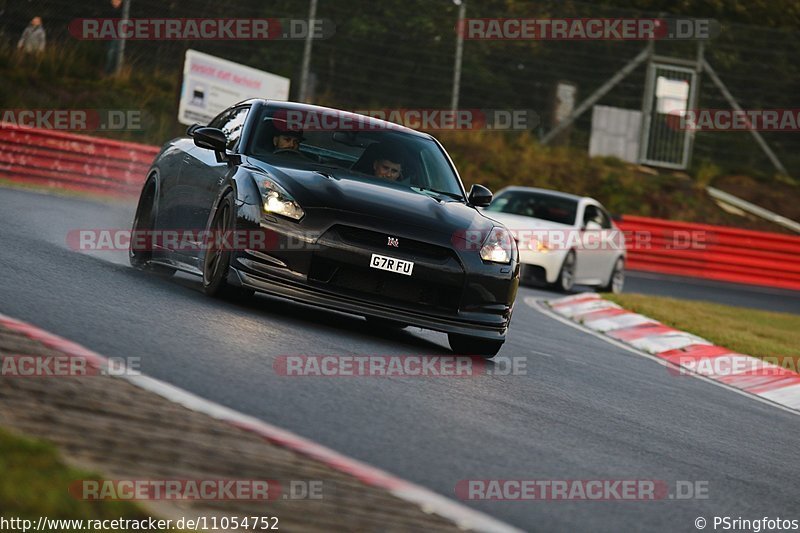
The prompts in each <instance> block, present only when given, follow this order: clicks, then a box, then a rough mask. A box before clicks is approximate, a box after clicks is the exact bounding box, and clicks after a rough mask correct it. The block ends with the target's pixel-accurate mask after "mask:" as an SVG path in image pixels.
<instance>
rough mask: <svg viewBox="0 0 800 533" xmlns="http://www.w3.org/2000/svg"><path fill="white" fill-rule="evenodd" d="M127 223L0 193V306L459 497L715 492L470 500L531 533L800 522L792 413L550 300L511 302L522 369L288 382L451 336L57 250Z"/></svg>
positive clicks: (116, 210)
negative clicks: (572, 491) (558, 491)
mask: <svg viewBox="0 0 800 533" xmlns="http://www.w3.org/2000/svg"><path fill="white" fill-rule="evenodd" d="M131 216H132V207H131V206H129V205H122V204H116V203H106V204H103V203H96V202H92V201H86V200H79V199H72V198H64V197H56V196H48V195H43V194H37V193H32V192H23V191H18V190H8V189H0V272H2V278H0V313H4V314H7V315H10V316H12V317H15V318H19V319H22V320H25V321H28V322H31V323H33V324H35V325H37V326H40V327H43V328H45V329H47V330H49V331H51V332H53V333H56V334H58V335H61V336H63V337H66V338H68V339H70V340H73V341H76V342H79V343H81V344H83V345H85V346H87V347H88V348H90V349H92V350H95V351H98V352H100V353H102V354H104V355H107V356H109V357H125V358H140V361H141V369H142V371H143V372H144V373H146V374H149V375H151V376H153V377H156V378H158V379H161V380H163V381H166V382H169V383H172V384H174V385H177V386H179V387H182V388H184V389H186V390H189V391H191V392H193V393H195V394H198V395H200V396H203V397H205V398H208V399H210V400H213V401H215V402H218V403H220V404H223V405H226V406H228V407H231V408H234V409H237V410H239V411H241V412H244V413H246V414H249V415H253V416H256V417H259V418H261V419H263V420H265V421H268V422H270V423H272V424H276V425H278V426H281V427H284V428H286V429H289V430H291V431H294V432H296V433H298V434H300V435H303V436H305V437H308V438H311V439H313V440H316V441H318V442H320V443H321V444H324V445H326V446H329V447H331V448H333V449H335V450H338V451H340V452H343V453H345V454H347V455H350V456H352V457H354V458H356V459H359V460H362V461H366V462H368V463H370V464H373V465H375V466H377V467H379V468H382V469H384V470H387V471H389V472H391V473H393V474H396V475H399V476H401V477H403V478H406V479H409V480H410V481H413V482H416V483H419V484H421V485H424V486H426V487H429V488H431V489H433V490H435V491H437V492H439V493H441V494H444V495H446V496H450V497H453V498H455V495H454V487H455V486H456V484H457V483H458V482H459V481H460V480H468V479H539V480H543V479H551V480H554V479H558V480H562V479H565V480H595V479H602V480H611V479H648V480H663V481H665V482H667V483H668V484H669V485H670V486H674V484H675V483H676V482H677V481H692V482H701V483H704V482H705V483H707V485H708V498H707V499H688V500H674V499H673V500H670V499H665V500H661V501H645V502H635V501H622V502H620V501H609V502H586V501H508V502H497V501H478V502H474V501H471V502H466V503H467V504H468V505H470V506H472V507H474V508H476V509H479V510H482V511H484V512H486V513H488V514H490V515H493V516H495V517H498V518H500V519H502V520H505V521H507V522H508V523H510V524H513V525H515V526H518V527H520V528H523V529H525V530H529V531H575V530H580V531H613V532H617V531H631V530H635V531H696V529H695V526H694V521H695V518H697V517H700V516H702V517H705V518H706V519H708V520H709V521H711V520H712V519H713V517H714V516H725V515H727V516H731V517H743V518H751V519H756V518H761V517H763V516H770V517H776V516H781V517H783V518H800V511H798V509H797V503H796V502H797V499H796V495H797V492H798V488H800V465H799V464H798V461H797V460H796V459H797V452H796V451H797V443H798V442H799V441H800V417H798V416H797V415H795V414H792V413H788V412H785V411H782V410H780V409H777V408H775V407H773V406H771V405H768V404H765V403H761V402H759V401H756V400H753V399H751V398H748V397H745V396H742V395H739V394H736V393H734V392H732V391H730V390H727V389H723V388H721V387H718V386H715V385H712V384H709V383H707V382H704V381H701V380H698V379H694V378H690V377H682V376H675V375H673V374H672V373H670V372H668V371H667V370H666V369H665V368H664V367H663V366H660V365H658V364H656V363H655V362H653V361H651V360H649V359H646V358H643V357H640V356H638V355H636V354H632V353H630V352H627V351H625V350H623V349H621V348H618V347H616V346H614V345H611V344H608V343H606V342H604V341H602V340H601V339H598V338H595V337H593V336H589V335H586V334H585V333H582V332H581V331H579V330H576V329H574V328H572V327H570V326H567V325H565V324H562V323H561V322H558V321H556V320H553V319H551V318H549V317H547V316H545V315H543V314H541V313H540V312H538V311H537V310H536V309H533V308H531V307H530V306H528V305H525V304H524V302H523V299H524V298H525V297H527V296H536V297H552V296H553V294H552V293H548V292H545V291H539V290H533V289H529V288H525V289H522V290H521V292H520V295H519V300H518V302H519V305H518V306H517V308H516V310H515V313H514V319H513V324H512V328H511V330H510V334H509V339H508V342H507V343H506V345H505V346H504V348H503V350H502V351H501V353H500V356H502V358H520V360H521V361H522V362H523V364H524V365H525V372H524V373H523V374H520V375H491V376H487V375H483V376H477V377H470V378H375V377H360V378H359V377H348V378H342V377H340V378H325V377H285V376H280V375H277V374H276V372H275V371H274V370H273V362H274V361H275V359H276V357H278V356H280V355H295V354H304V355H312V354H317V355H322V354H330V355H344V354H350V355H352V354H361V355H404V354H426V355H446V354H448V353H449V352H448V350H447V349H446V346H447V344H446V338H445V336H444V335H442V334H438V333H433V332H427V331H421V330H419V329H408V330H403V331H399V332H393V333H382V332H375V331H370V329H369V328H367V327H366V324H365V322H364V321H363V319H361V318H357V317H351V316H348V315H345V314H340V313H333V312H327V311H322V310H317V309H314V308H311V307H307V306H304V305H300V304H294V303H290V302H287V301H283V300H278V299H272V298H267V297H264V296H258V297H256V298H255V299H254V300H253V301H252V302H250V303H247V304H234V303H229V302H224V301H218V300H213V299H210V298H207V297H206V296H204V295H203V294H202V292H201V290H200V286H199V283H198V281H197V280H196V279H194V278H191V277H189V276H183V275H180V276H177V277H176V278H174V279H171V280H162V279H159V278H157V277H155V276H152V275H148V274H145V273H141V272H138V271H135V270H133V269H132V268H130V267H129V266H128V265H127V264H126V262H125V257H124V254H114V253H96V254H91V255H89V254H84V253H79V252H76V251H73V250H71V249H70V248H69V246H68V245H67V244H66V234H67V232H68V231H69V230H72V229H79V228H123V229H124V228H128V227H129V226H130V220H131ZM637 283H641V285H638V287H643V286H653V285H654V284H655V285H657V286H659V287H660V286H661V282H658V281H654V280H651V279H645V280H644V281H638V280H637V279H636V278H635V277H634V278H633V280H632V282H631V284H630V285H629V287H631V288H634V289H636V288H637ZM671 283H675V284H678V282H676V281H674V280H673V281H671ZM700 287H701V288H697V287H696V286H690V287H686V288H685V291H687V294H688V293H696V292H697V291H699V290H702V287H703V285H700ZM715 290H717V289H715ZM720 290H721V289H720ZM652 292H658V291H657V290H653V291H652ZM667 292H669V294H671V295H675V296H680V294H676V292H675V290H672V291H667ZM759 294H761V295H762V296H763V294H764V293H759V292H755V293H753V294H750V295H748V296H747V297H746V299H750V300H753V299H758V298H759V296H758V295H759ZM763 298H764V299H765V301H766V300H769V299H773V298H776V297H775V296H774V295H773V294H767V295H766V296H763ZM791 298H794V300H793V301H794V304H792V306H793V307H790V308H789V310H793V311H794V312H798V307H797V302H799V301H800V299H799V298H798V296H797V295H793V296H791ZM741 301H744V300H741ZM502 358H501V361H503V359H502ZM500 366H501V365H495V367H494V369H495V371H497V372H499V371H500V370H502V369H501V368H500ZM343 512H346V510H343ZM708 529H711V528H710V526H709V528H708Z"/></svg>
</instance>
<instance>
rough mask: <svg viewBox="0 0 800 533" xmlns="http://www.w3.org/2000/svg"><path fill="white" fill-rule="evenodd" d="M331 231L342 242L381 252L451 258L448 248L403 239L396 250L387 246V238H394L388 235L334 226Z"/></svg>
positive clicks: (443, 258)
mask: <svg viewBox="0 0 800 533" xmlns="http://www.w3.org/2000/svg"><path fill="white" fill-rule="evenodd" d="M333 230H334V231H336V233H338V234H339V236H340V237H341V238H342V240H344V241H345V242H348V243H350V244H356V245H360V246H366V247H368V248H377V249H383V250H386V249H388V250H391V251H392V252H394V251H398V252H400V253H403V254H408V255H411V256H416V257H420V258H425V259H433V260H435V261H444V260H447V259H449V258H451V257H453V252H452V250H451V249H450V248H446V247H444V246H437V245H435V244H428V243H427V242H422V241H416V240H413V239H406V238H404V237H401V238H399V241H400V242H399V244H400V246H399V247H398V248H392V247H389V246H388V245H387V242H388V238H389V237H396V236H395V235H389V234H388V233H381V232H378V231H372V230H367V229H362V228H356V227H353V226H334V228H333Z"/></svg>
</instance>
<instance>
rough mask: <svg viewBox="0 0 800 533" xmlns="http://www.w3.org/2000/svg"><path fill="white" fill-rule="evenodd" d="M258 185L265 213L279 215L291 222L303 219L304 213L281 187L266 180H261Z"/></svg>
mask: <svg viewBox="0 0 800 533" xmlns="http://www.w3.org/2000/svg"><path fill="white" fill-rule="evenodd" d="M259 185H260V188H261V196H262V204H263V207H264V212H265V213H269V214H271V215H280V216H283V217H287V218H291V219H292V220H300V219H301V218H303V216H304V215H305V211H303V208H302V207H300V204H298V203H297V202H296V201H295V199H294V198H292V197H291V196H290V195H289V193H288V192H286V191H285V190H284V189H283V187H281V186H280V185H278V184H277V183H275V182H274V181H272V180H268V179H265V180H262V181H261V182H260V183H259Z"/></svg>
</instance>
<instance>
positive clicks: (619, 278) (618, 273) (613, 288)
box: [598, 257, 625, 294]
mask: <svg viewBox="0 0 800 533" xmlns="http://www.w3.org/2000/svg"><path fill="white" fill-rule="evenodd" d="M624 286H625V261H623V260H622V258H621V257H620V258H619V259H617V261H616V262H615V263H614V270H613V271H612V272H611V277H610V278H608V283H606V284H605V285H601V286H600V287H599V288H598V289H599V290H600V292H611V293H613V294H620V293H621V292H622V288H623V287H624Z"/></svg>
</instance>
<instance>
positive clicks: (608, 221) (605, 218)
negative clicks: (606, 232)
mask: <svg viewBox="0 0 800 533" xmlns="http://www.w3.org/2000/svg"><path fill="white" fill-rule="evenodd" d="M598 211H600V216H601V217H602V219H603V222H601V223H600V225H601V226H603V229H611V217H610V216H609V215H608V212H607V211H606V210H605V209H602V208H601V209H599V210H598Z"/></svg>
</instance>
